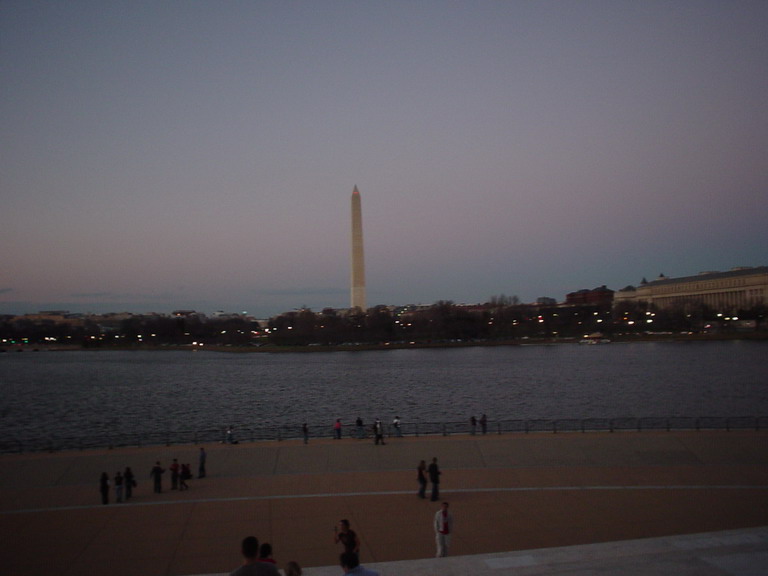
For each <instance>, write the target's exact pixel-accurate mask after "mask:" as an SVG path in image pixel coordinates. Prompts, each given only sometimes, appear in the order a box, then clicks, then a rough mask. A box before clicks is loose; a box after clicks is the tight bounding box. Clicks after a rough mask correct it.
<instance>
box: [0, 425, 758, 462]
mask: <svg viewBox="0 0 768 576" xmlns="http://www.w3.org/2000/svg"><path fill="white" fill-rule="evenodd" d="M766 428H768V416H738V417H721V416H698V417H685V416H668V417H625V418H582V419H578V418H560V419H525V420H524V419H520V420H495V421H493V422H488V424H487V427H486V429H485V431H484V430H483V429H482V426H481V425H480V424H479V423H478V424H477V425H476V426H475V427H474V428H473V427H472V426H470V424H469V422H413V423H401V425H400V434H399V435H402V436H404V437H405V436H415V437H418V436H451V435H454V434H466V435H471V434H476V435H483V434H497V435H498V434H531V433H554V434H558V433H574V432H582V433H583V432H609V433H611V432H621V431H632V432H642V431H644V430H662V431H668V432H671V431H675V430H697V431H699V430H725V431H731V430H754V431H755V432H759V431H761V430H765V429H766ZM384 434H385V436H386V437H388V438H393V437H396V436H398V433H397V430H396V429H395V428H394V427H393V426H392V425H388V424H385V425H384ZM302 437H303V434H302V430H301V426H253V427H248V426H241V427H238V428H236V429H235V430H233V434H232V436H231V438H229V439H228V438H227V434H226V431H224V430H221V429H218V428H207V429H201V430H168V431H165V432H142V433H134V434H105V435H93V436H82V437H55V438H54V437H37V438H25V439H21V438H2V439H0V453H5V454H7V453H23V452H46V451H47V452H56V451H61V450H86V449H98V448H109V449H112V448H121V447H142V446H163V445H165V446H171V445H180V444H187V445H194V444H213V443H226V442H228V441H229V440H231V441H233V442H235V443H241V442H243V443H245V442H263V441H282V440H295V439H301V438H302ZM334 437H335V433H334V430H333V427H332V426H329V425H312V426H309V439H310V440H312V439H328V438H334ZM341 437H342V439H350V438H351V439H358V440H362V439H369V440H371V441H372V440H373V433H372V430H371V427H370V426H365V427H363V429H362V430H360V429H358V428H357V427H356V426H355V425H354V424H353V425H345V426H343V427H342V434H341Z"/></svg>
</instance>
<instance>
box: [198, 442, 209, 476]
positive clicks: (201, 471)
mask: <svg viewBox="0 0 768 576" xmlns="http://www.w3.org/2000/svg"><path fill="white" fill-rule="evenodd" d="M206 460H208V454H207V453H206V452H205V448H203V447H202V446H200V455H199V456H198V460H197V477H198V478H205V475H206V471H205V461H206Z"/></svg>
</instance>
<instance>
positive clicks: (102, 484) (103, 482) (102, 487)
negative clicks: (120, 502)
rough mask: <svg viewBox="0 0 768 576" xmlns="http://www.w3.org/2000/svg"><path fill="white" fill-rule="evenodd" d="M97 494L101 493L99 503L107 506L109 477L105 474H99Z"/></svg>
mask: <svg viewBox="0 0 768 576" xmlns="http://www.w3.org/2000/svg"><path fill="white" fill-rule="evenodd" d="M99 492H101V503H102V504H109V475H108V474H107V473H106V472H102V473H101V478H100V479H99Z"/></svg>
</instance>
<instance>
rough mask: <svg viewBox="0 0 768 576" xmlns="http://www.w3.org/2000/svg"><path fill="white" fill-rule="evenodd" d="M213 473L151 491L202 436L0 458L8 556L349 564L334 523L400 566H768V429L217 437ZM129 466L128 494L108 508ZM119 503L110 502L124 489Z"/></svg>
mask: <svg viewBox="0 0 768 576" xmlns="http://www.w3.org/2000/svg"><path fill="white" fill-rule="evenodd" d="M205 448H206V450H207V452H208V476H207V477H206V478H204V479H193V480H191V481H190V482H189V484H190V489H189V490H188V491H185V492H179V491H171V490H170V489H169V488H170V480H169V473H168V472H166V474H165V478H164V491H163V493H162V494H154V493H153V492H152V486H151V481H150V478H149V471H150V468H151V467H152V465H153V464H154V462H155V461H156V460H160V462H161V463H162V464H163V466H164V467H165V468H167V467H168V465H169V464H170V462H171V460H172V459H173V458H178V460H179V462H182V463H184V462H189V463H190V464H191V465H192V469H193V471H196V470H197V457H198V451H199V447H197V446H170V447H166V446H158V447H143V448H120V449H114V450H108V451H107V450H104V451H83V452H61V453H54V454H21V455H3V456H0V535H2V542H3V546H2V547H1V550H0V566H2V567H3V570H2V572H3V573H4V574H9V575H14V576H26V575H37V574H40V573H41V571H42V566H43V565H46V566H50V565H51V564H50V562H51V560H53V561H54V562H55V571H56V573H57V574H62V575H65V576H66V575H79V576H80V575H93V576H102V575H103V576H122V575H131V576H191V575H202V574H227V573H229V572H230V571H231V570H232V569H234V568H235V567H236V566H237V565H238V564H239V563H240V557H239V543H240V541H241V539H242V538H243V537H244V536H247V535H255V536H257V537H258V538H259V539H260V540H261V541H267V542H270V543H271V544H272V545H273V548H274V555H275V558H276V559H277V561H278V565H279V566H283V565H284V564H285V563H286V562H287V561H289V560H296V561H298V562H299V563H300V564H301V565H302V566H304V567H305V574H308V575H309V576H313V575H314V576H326V575H328V576H330V575H338V574H341V569H340V568H338V567H337V566H336V560H337V558H338V554H339V552H340V550H339V548H338V547H337V545H335V544H334V543H333V528H334V526H335V525H336V523H337V522H338V521H339V520H340V519H341V518H347V519H349V520H350V523H351V525H352V528H353V529H354V530H356V531H357V532H358V534H359V536H360V538H361V541H362V547H361V561H362V563H363V564H364V565H366V566H368V567H370V568H373V569H376V570H378V571H379V572H380V573H381V574H382V576H386V575H387V574H391V575H395V574H396V575H398V576H403V575H405V576H407V575H414V576H416V575H419V576H421V575H424V576H426V575H434V576H437V575H442V576H452V575H456V576H459V575H472V574H483V575H487V574H495V575H498V576H507V575H511V574H528V575H533V574H563V575H566V574H571V575H574V576H575V575H577V574H578V575H585V574H675V575H686V574H691V575H693V574H696V575H699V576H709V575H712V576H715V575H728V574H731V575H733V574H738V575H746V576H753V575H755V574H768V571H766V569H765V567H768V433H766V432H748V431H738V432H710V431H702V432H693V431H691V432H671V433H670V432H622V433H608V432H604V433H586V434H582V433H576V432H574V433H565V434H544V433H539V434H509V435H502V436H499V435H488V436H480V435H478V436H469V435H466V436H463V435H462V436H459V435H457V436H449V437H440V436H429V437H420V438H415V437H408V438H390V439H387V444H386V445H385V446H375V445H374V444H373V442H372V441H369V440H352V439H344V440H338V441H334V440H330V439H323V440H312V441H310V443H309V444H308V445H304V444H303V443H301V442H300V441H285V442H263V443H249V444H238V445H222V444H213V445H207V446H205ZM432 457H437V458H438V462H439V464H440V466H441V469H442V471H443V475H442V479H443V481H442V484H441V499H445V500H448V501H450V503H451V510H452V512H453V514H454V516H455V532H454V534H453V541H452V543H451V550H450V557H449V558H440V559H435V558H434V554H435V542H434V534H433V531H432V527H431V523H432V518H433V516H434V513H435V511H436V510H437V508H438V506H437V503H434V502H430V501H429V500H421V499H419V498H417V496H416V491H417V483H416V466H417V464H418V462H419V460H421V459H424V460H427V461H428V462H429V460H431V458H432ZM126 466H131V468H132V469H133V470H134V472H135V473H136V476H137V479H138V487H137V489H136V491H135V494H134V498H133V499H132V500H131V501H130V502H129V503H124V504H115V503H110V504H109V505H108V506H103V505H102V504H101V503H100V495H99V491H98V480H99V476H100V475H101V473H102V472H104V471H105V472H108V473H109V475H110V476H114V474H115V472H117V471H118V470H121V471H122V470H123V469H124V468H125V467H126ZM112 500H113V501H114V497H112Z"/></svg>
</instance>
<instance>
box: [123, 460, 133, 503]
mask: <svg viewBox="0 0 768 576" xmlns="http://www.w3.org/2000/svg"><path fill="white" fill-rule="evenodd" d="M123 482H125V501H126V502H127V501H128V500H130V499H131V496H133V489H134V488H135V487H136V478H134V476H133V470H131V467H130V466H126V467H125V472H123Z"/></svg>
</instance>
